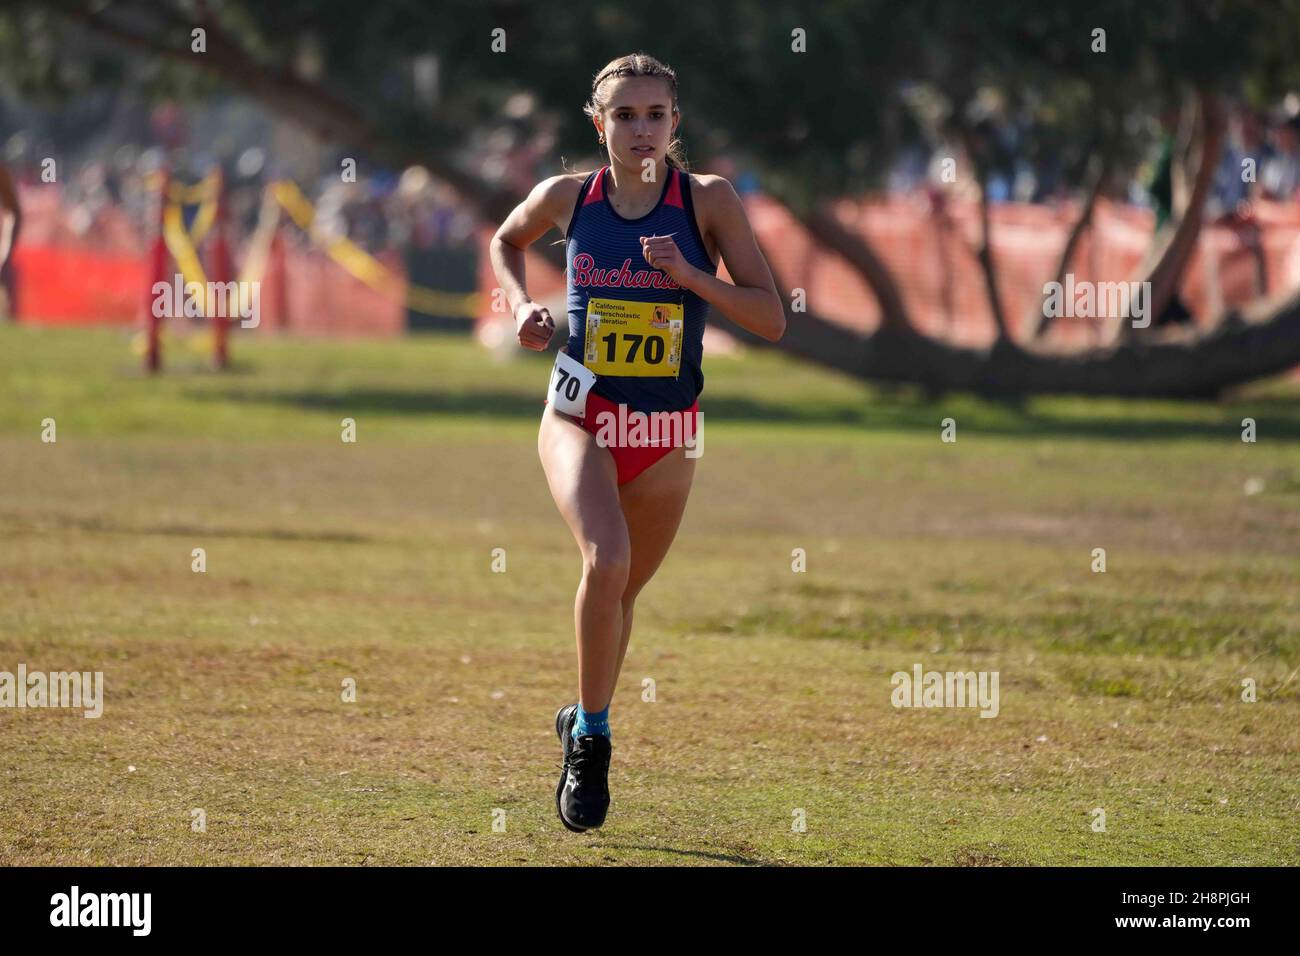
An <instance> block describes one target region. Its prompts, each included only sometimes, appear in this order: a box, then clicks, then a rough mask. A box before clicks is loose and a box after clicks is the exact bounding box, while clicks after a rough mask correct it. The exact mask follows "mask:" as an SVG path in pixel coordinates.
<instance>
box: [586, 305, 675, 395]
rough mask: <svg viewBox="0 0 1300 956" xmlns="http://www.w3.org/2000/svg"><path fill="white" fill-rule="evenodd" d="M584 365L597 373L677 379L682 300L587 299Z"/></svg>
mask: <svg viewBox="0 0 1300 956" xmlns="http://www.w3.org/2000/svg"><path fill="white" fill-rule="evenodd" d="M584 342H585V345H586V351H585V354H584V355H583V357H582V364H583V365H585V366H586V367H587V368H588V369H590V370H591V371H592V372H595V373H596V374H597V375H630V376H638V377H642V378H676V377H677V373H678V372H680V371H681V367H682V306H681V303H680V302H629V301H627V300H625V299H596V298H589V299H588V300H587V334H586V336H585V338H584Z"/></svg>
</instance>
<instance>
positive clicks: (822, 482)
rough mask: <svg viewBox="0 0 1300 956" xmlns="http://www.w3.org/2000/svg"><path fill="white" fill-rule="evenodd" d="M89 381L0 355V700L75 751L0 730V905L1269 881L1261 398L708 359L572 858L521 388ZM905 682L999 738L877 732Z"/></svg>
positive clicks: (391, 375) (1276, 567)
mask: <svg viewBox="0 0 1300 956" xmlns="http://www.w3.org/2000/svg"><path fill="white" fill-rule="evenodd" d="M125 346H126V343H125V340H124V339H123V338H122V337H121V336H118V335H116V334H115V333H104V332H89V331H85V330H76V331H61V332H50V331H43V330H30V329H24V328H0V487H3V489H4V490H3V494H2V495H0V670H9V671H13V670H15V669H16V667H17V664H18V663H19V662H23V663H25V664H26V665H27V667H28V669H29V670H31V671H34V670H40V669H45V670H64V669H72V668H76V669H81V670H100V671H103V672H104V675H105V682H106V687H107V691H106V695H107V700H106V704H105V714H104V717H103V718H101V719H100V720H85V719H82V718H80V717H78V716H74V715H72V714H70V713H68V712H66V711H57V710H46V711H32V710H28V711H16V710H10V709H0V751H2V752H3V755H4V756H3V758H0V862H3V863H7V864H8V863H22V862H31V863H150V864H155V863H168V864H175V863H195V864H236V863H259V864H260V863H321V864H326V863H357V864H372V863H373V864H382V863H404V864H405V863H410V864H421V863H439V864H442V863H490V864H503V865H509V864H519V863H545V864H549V863H645V864H672V865H683V864H684V865H697V864H698V865H753V864H764V863H802V864H809V863H817V864H820V863H831V864H844V863H871V864H935V865H963V866H972V865H975V866H978V865H1010V864H1020V863H1046V864H1067V865H1069V864H1140V863H1168V864H1174V863H1176V864H1209V865H1215V864H1231V863H1264V864H1294V863H1295V862H1296V861H1297V859H1300V826H1298V825H1297V822H1296V821H1297V811H1298V810H1300V772H1298V771H1300V758H1297V752H1300V719H1298V718H1300V681H1298V679H1297V673H1296V671H1297V667H1300V653H1298V651H1300V647H1298V645H1297V634H1298V633H1300V607H1298V606H1297V602H1296V596H1295V592H1296V587H1295V582H1296V580H1297V577H1298V575H1297V572H1300V548H1297V541H1300V534H1298V533H1300V517H1298V515H1300V507H1298V506H1300V456H1298V455H1297V452H1298V451H1300V444H1298V443H1297V441H1296V438H1297V437H1298V436H1300V411H1298V409H1300V402H1297V400H1296V399H1297V397H1298V393H1297V390H1296V389H1295V387H1294V385H1292V384H1289V383H1286V382H1274V383H1268V384H1265V385H1263V386H1261V387H1258V388H1256V389H1253V390H1248V391H1245V392H1243V393H1241V394H1239V395H1237V396H1235V397H1234V398H1233V399H1232V400H1231V401H1229V402H1226V403H1224V404H1208V403H1175V402H1168V403H1134V404H1125V403H1116V402H1102V401H1084V400H1077V399H1034V400H1032V401H1029V402H1026V403H1024V404H1023V405H1021V406H1019V407H1017V406H1015V405H1008V404H1000V403H988V402H982V401H979V400H975V399H969V398H963V397H959V396H954V397H950V398H947V399H943V400H939V401H934V402H930V401H925V400H922V399H919V398H915V397H913V396H910V395H908V394H906V393H900V392H893V393H889V394H884V393H881V392H878V391H874V390H871V389H868V388H865V387H863V386H861V385H860V384H858V383H854V382H850V381H846V380H844V379H841V378H836V377H829V376H826V375H824V374H822V373H820V372H817V371H815V370H811V369H808V368H806V367H804V366H799V365H795V364H792V363H788V362H786V361H784V360H782V359H781V358H779V357H777V356H772V355H755V354H747V355H745V356H743V357H742V358H740V359H736V360H722V359H712V360H709V361H708V362H707V363H706V374H707V376H708V385H707V387H706V392H705V395H704V396H703V397H702V400H701V407H702V408H704V410H705V414H706V417H707V419H708V423H709V424H708V426H707V433H706V446H705V447H706V451H705V455H704V457H703V458H702V459H701V461H700V465H699V469H698V473H697V479H696V487H695V490H694V493H693V496H692V500H691V504H690V506H689V508H688V511H687V516H686V520H685V523H684V526H683V530H682V532H681V534H680V536H679V539H678V542H677V544H676V545H675V547H674V550H673V552H672V554H671V555H670V556H669V558H668V560H667V561H666V562H665V564H664V566H663V568H662V569H661V571H660V573H659V575H658V576H657V577H656V579H655V580H654V581H653V582H652V583H651V585H650V586H649V587H648V588H647V589H646V591H645V592H643V594H642V597H641V599H640V601H639V602H638V605H637V611H636V614H637V625H636V631H635V633H634V638H633V642H632V648H631V650H630V651H629V657H628V663H627V666H626V667H625V670H624V673H623V677H622V681H621V684H620V688H619V691H618V694H617V695H616V697H615V701H614V706H613V709H612V720H613V727H614V735H615V736H614V744H615V757H614V768H613V775H612V779H611V786H612V789H613V794H614V806H613V811H612V815H611V819H610V823H609V825H608V826H607V827H606V828H605V829H604V830H602V831H600V832H599V833H595V834H589V835H584V836H578V837H575V836H574V835H571V834H569V833H567V831H564V830H563V828H562V827H561V826H560V825H559V823H558V821H557V820H555V818H554V808H553V788H554V784H555V777H556V775H557V768H558V745H557V743H556V741H555V740H554V734H553V731H552V729H551V718H552V716H553V714H554V711H555V708H556V707H557V706H559V705H560V704H562V703H565V702H568V701H569V700H571V699H572V698H573V695H574V667H573V636H572V630H571V628H572V623H571V621H572V599H573V588H574V586H575V584H576V580H577V575H578V572H579V567H578V560H577V555H576V550H575V549H574V547H573V544H572V542H571V541H570V540H569V538H568V535H567V532H566V531H565V530H564V527H563V525H562V523H561V522H560V519H559V518H558V516H557V515H556V514H555V511H554V506H553V504H552V503H551V501H550V497H549V494H548V493H547V490H546V487H545V483H544V479H543V476H542V474H541V470H540V466H539V465H538V463H537V461H536V451H535V443H534V437H535V429H536V423H537V416H538V414H539V413H540V402H541V390H542V386H543V382H544V380H545V377H546V374H547V367H546V362H545V359H540V358H538V357H532V356H529V357H525V358H523V359H521V360H520V361H519V362H517V363H509V364H496V363H493V362H492V361H490V360H488V359H487V358H485V356H484V355H483V353H481V352H480V351H479V350H478V349H476V348H475V347H473V346H471V345H469V344H468V343H466V342H464V341H461V340H459V339H456V338H452V337H449V336H432V337H428V338H420V339H417V340H413V341H409V342H401V343H376V342H355V343H353V342H349V343H337V342H311V341H294V340H285V341H255V342H244V341H237V343H236V355H237V357H238V360H239V362H240V367H239V368H237V369H236V370H235V374H232V375H229V376H224V377H223V376H217V375H214V374H211V373H206V372H204V371H202V370H200V369H198V368H196V367H194V364H193V362H190V363H189V364H188V365H187V364H186V363H185V361H183V360H178V362H177V363H176V364H177V365H179V366H180V367H179V368H177V369H176V370H175V371H174V372H173V373H171V374H168V375H166V376H163V377H162V378H159V379H157V380H148V379H145V378H144V377H142V376H140V375H139V374H138V373H137V372H136V371H135V370H134V369H133V367H132V365H131V363H132V359H131V357H130V355H129V352H128V351H127V349H126V347H125ZM182 355H183V353H182ZM1246 416H1250V417H1253V418H1255V419H1256V422H1257V427H1258V430H1259V441H1258V442H1257V443H1255V444H1244V443H1242V442H1241V441H1240V431H1241V425H1240V422H1241V419H1242V418H1243V417H1246ZM46 417H53V418H55V420H56V422H57V428H58V441H57V442H56V443H54V444H43V443H42V442H41V441H40V430H41V420H42V419H43V418H46ZM344 417H351V418H353V419H355V420H356V423H357V434H358V441H357V443H356V444H344V443H342V442H341V441H340V440H339V433H340V420H341V419H342V418H344ZM944 417H953V418H955V419H956V421H957V428H958V441H957V442H956V443H954V444H945V443H942V442H941V441H940V440H939V421H940V420H941V419H942V418H944ZM194 548H204V549H205V552H206V560H207V571H206V573H203V574H196V573H194V572H192V571H191V561H192V560H193V558H192V550H193V549H194ZM495 548H503V549H505V554H506V557H507V570H506V572H505V573H493V572H492V570H491V562H492V554H493V549H495ZM1096 548H1104V549H1105V551H1106V565H1107V566H1106V572H1105V573H1104V574H1099V573H1094V572H1093V571H1092V569H1091V568H1092V564H1093V561H1094V560H1095V559H1094V549H1096ZM795 549H803V554H804V558H805V560H806V568H807V570H806V571H805V572H803V573H794V572H792V570H791V564H792V561H793V560H794V557H793V553H794V551H795ZM916 663H920V664H922V665H923V667H924V668H925V669H927V670H931V669H932V670H940V671H943V670H961V671H967V670H983V671H998V672H999V674H1000V678H1001V706H1000V712H999V715H998V716H997V717H996V718H993V719H983V718H980V717H979V716H978V714H977V713H976V712H975V711H973V710H955V709H953V710H909V709H895V708H894V707H893V706H892V705H891V691H892V689H893V688H892V685H891V681H890V678H891V675H892V674H893V673H894V672H896V671H910V669H911V668H912V666H913V665H914V664H916ZM348 680H351V681H355V687H356V694H357V696H356V702H355V703H345V702H344V701H343V700H342V699H341V694H342V690H343V687H344V682H345V681H348ZM1243 680H1250V681H1253V682H1254V685H1255V687H1256V691H1257V695H1258V700H1257V702H1256V703H1246V702H1244V701H1243V700H1242V699H1241V698H1242V681H1243ZM132 768H134V769H132ZM196 809H201V810H203V811H204V813H205V815H206V823H207V829H206V832H201V833H200V832H195V830H193V829H192V822H193V813H192V811H194V810H196ZM1097 809H1101V810H1104V811H1105V816H1106V831H1105V832H1095V831H1094V830H1093V829H1092V826H1091V824H1092V822H1093V820H1094V818H1095V811H1096V810H1097ZM801 819H802V820H803V821H804V822H805V823H806V829H804V830H803V831H802V832H799V831H796V830H795V829H792V825H793V824H795V823H796V822H798V821H799V820H801ZM494 821H496V822H497V825H498V827H499V826H500V824H501V823H502V822H504V831H503V832H500V831H498V830H494V828H493V824H494Z"/></svg>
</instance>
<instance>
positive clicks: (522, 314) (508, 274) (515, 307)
mask: <svg viewBox="0 0 1300 956" xmlns="http://www.w3.org/2000/svg"><path fill="white" fill-rule="evenodd" d="M566 179H567V177H565V176H552V177H551V178H550V179H544V180H542V181H541V182H540V183H538V184H537V185H536V186H534V187H533V191H532V192H531V193H529V194H528V198H527V199H525V200H524V201H523V202H521V203H520V204H519V205H518V206H516V207H515V208H514V210H513V211H512V212H511V213H510V215H509V216H507V217H506V220H505V222H503V223H502V224H501V228H500V229H498V230H497V232H496V235H495V236H493V237H492V242H491V244H490V246H489V249H490V252H491V256H492V269H493V270H494V271H495V272H496V277H497V282H499V283H500V284H501V289H502V291H503V292H504V293H505V296H506V301H508V302H509V303H510V311H511V313H512V314H513V315H514V317H515V328H516V331H517V333H518V335H519V344H520V345H522V346H523V347H524V348H528V349H533V350H534V351H538V352H540V351H542V350H543V349H545V348H546V345H547V343H548V342H550V340H551V336H552V335H553V334H554V332H555V320H554V319H553V318H551V313H550V312H549V311H548V310H547V309H546V308H544V307H543V306H541V305H538V304H537V303H536V302H534V301H532V299H530V298H529V297H528V290H527V289H526V288H525V287H524V282H525V277H524V250H525V249H527V248H528V247H529V246H530V245H532V244H533V243H534V242H536V241H537V240H538V239H540V238H541V237H542V236H544V235H546V233H547V232H549V231H550V230H551V229H552V228H554V227H555V224H556V222H557V221H559V219H560V217H561V216H562V215H564V213H565V212H567V210H566V209H564V207H563V203H564V185H565V181H566Z"/></svg>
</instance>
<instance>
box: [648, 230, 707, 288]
mask: <svg viewBox="0 0 1300 956" xmlns="http://www.w3.org/2000/svg"><path fill="white" fill-rule="evenodd" d="M641 255H642V256H644V257H645V261H646V262H647V263H649V264H650V266H651V267H652V268H655V269H658V270H660V271H661V272H666V273H668V275H669V276H670V277H671V278H672V280H673V281H674V282H676V283H677V284H678V285H679V286H682V287H685V286H686V279H687V277H688V276H689V275H690V274H691V273H692V272H693V271H695V267H694V266H692V265H691V264H690V263H689V262H687V261H686V257H685V256H683V255H682V250H680V249H678V248H677V243H676V242H675V241H674V240H673V237H672V236H642V237H641Z"/></svg>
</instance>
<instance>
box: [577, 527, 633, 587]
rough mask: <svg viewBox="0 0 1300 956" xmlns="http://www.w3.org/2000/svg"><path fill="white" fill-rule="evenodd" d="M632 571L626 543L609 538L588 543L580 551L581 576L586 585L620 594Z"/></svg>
mask: <svg viewBox="0 0 1300 956" xmlns="http://www.w3.org/2000/svg"><path fill="white" fill-rule="evenodd" d="M631 570H632V549H631V547H630V546H629V545H628V542H627V541H620V540H619V539H618V538H609V539H606V540H603V541H588V542H587V543H586V545H585V546H584V547H583V549H582V574H583V578H584V579H585V580H586V581H587V583H588V584H589V585H590V584H595V585H598V586H600V587H602V588H609V589H611V590H617V591H618V592H619V593H621V592H622V590H623V588H624V587H626V585H627V577H628V574H629V573H630V572H631Z"/></svg>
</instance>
